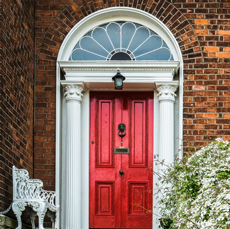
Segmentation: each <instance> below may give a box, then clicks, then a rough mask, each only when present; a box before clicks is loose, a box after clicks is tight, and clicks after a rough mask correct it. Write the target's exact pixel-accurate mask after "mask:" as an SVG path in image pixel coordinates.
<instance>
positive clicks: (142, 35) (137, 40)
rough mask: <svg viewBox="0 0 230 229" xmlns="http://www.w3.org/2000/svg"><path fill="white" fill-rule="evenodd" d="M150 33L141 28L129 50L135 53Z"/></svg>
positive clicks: (137, 31)
mask: <svg viewBox="0 0 230 229" xmlns="http://www.w3.org/2000/svg"><path fill="white" fill-rule="evenodd" d="M149 35H150V33H149V30H148V29H147V28H145V27H140V28H138V29H137V30H136V33H135V35H134V37H133V40H132V42H131V44H130V46H129V50H130V51H131V52H133V51H134V50H135V49H136V48H137V47H138V46H139V45H141V44H142V43H143V42H144V41H145V40H146V39H147V38H148V37H149Z"/></svg>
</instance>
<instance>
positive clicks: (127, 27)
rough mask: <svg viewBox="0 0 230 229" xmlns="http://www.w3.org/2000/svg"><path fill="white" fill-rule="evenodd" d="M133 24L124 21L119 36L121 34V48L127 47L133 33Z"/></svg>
mask: <svg viewBox="0 0 230 229" xmlns="http://www.w3.org/2000/svg"><path fill="white" fill-rule="evenodd" d="M135 30H136V28H135V26H134V24H132V23H125V24H124V25H123V26H122V28H121V36H122V48H127V47H128V45H129V43H130V41H131V39H132V37H133V35H134V33H135Z"/></svg>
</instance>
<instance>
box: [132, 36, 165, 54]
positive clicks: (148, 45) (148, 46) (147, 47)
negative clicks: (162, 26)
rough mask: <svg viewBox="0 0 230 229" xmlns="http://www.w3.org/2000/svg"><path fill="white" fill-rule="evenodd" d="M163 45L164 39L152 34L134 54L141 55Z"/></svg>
mask: <svg viewBox="0 0 230 229" xmlns="http://www.w3.org/2000/svg"><path fill="white" fill-rule="evenodd" d="M161 47H162V39H161V38H160V37H158V36H152V37H150V38H149V39H148V40H146V41H145V42H144V43H143V44H142V45H141V46H140V47H139V48H138V49H137V50H136V51H135V52H134V53H133V54H134V55H135V56H139V55H142V54H145V53H147V52H150V51H154V50H156V49H159V48H161Z"/></svg>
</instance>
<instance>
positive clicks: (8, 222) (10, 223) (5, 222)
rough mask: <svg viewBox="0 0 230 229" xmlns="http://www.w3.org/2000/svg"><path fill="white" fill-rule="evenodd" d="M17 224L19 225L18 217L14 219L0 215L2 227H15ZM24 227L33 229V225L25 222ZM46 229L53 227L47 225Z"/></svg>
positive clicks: (23, 228) (24, 228) (2, 228)
mask: <svg viewBox="0 0 230 229" xmlns="http://www.w3.org/2000/svg"><path fill="white" fill-rule="evenodd" d="M17 226H18V222H17V220H16V219H12V218H10V217H8V216H5V215H0V229H15V228H16V227H17ZM22 229H32V226H31V225H28V224H24V223H23V224H22ZM36 229H38V228H36ZM46 229H52V228H48V227H47V228H46Z"/></svg>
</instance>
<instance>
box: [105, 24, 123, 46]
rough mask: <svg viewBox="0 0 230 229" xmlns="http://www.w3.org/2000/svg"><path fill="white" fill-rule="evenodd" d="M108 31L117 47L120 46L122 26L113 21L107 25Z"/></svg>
mask: <svg viewBox="0 0 230 229" xmlns="http://www.w3.org/2000/svg"><path fill="white" fill-rule="evenodd" d="M107 33H108V35H109V37H110V40H111V41H112V43H113V46H114V48H115V49H117V48H120V26H119V25H118V24H117V23H111V24H109V25H108V27H107Z"/></svg>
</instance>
